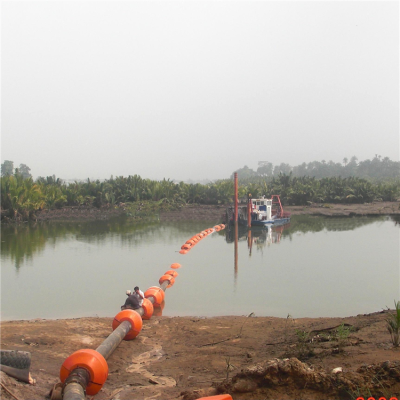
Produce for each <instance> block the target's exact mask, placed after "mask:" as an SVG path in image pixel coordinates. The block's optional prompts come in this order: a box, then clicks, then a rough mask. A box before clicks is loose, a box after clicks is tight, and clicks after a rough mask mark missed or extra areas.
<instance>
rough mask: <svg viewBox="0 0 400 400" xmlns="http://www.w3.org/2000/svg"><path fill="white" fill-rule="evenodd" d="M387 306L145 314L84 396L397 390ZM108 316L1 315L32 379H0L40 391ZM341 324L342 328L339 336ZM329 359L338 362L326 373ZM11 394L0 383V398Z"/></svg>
mask: <svg viewBox="0 0 400 400" xmlns="http://www.w3.org/2000/svg"><path fill="white" fill-rule="evenodd" d="M387 316H388V315H387V312H383V311H382V312H377V313H373V314H368V315H358V316H354V317H348V318H316V319H310V318H302V319H296V320H294V319H292V318H287V319H285V318H272V317H256V316H250V317H247V316H243V317H216V318H204V319H203V318H197V317H174V318H168V317H153V318H152V319H151V320H149V321H144V326H143V329H142V331H141V333H140V335H139V336H138V337H137V338H136V339H134V340H133V341H123V342H122V343H121V344H120V346H119V347H118V348H117V349H116V350H115V352H114V353H113V354H112V355H111V357H110V358H109V359H108V366H109V376H108V379H107V381H106V383H105V384H104V386H103V388H102V390H101V391H100V392H99V393H98V394H97V395H96V396H95V397H94V398H95V399H99V400H106V399H108V400H110V399H121V400H124V399H126V400H128V399H129V400H131V399H156V398H160V399H167V400H168V399H185V400H189V399H196V398H199V397H201V396H204V395H207V394H208V395H210V394H216V393H218V391H219V390H220V391H222V392H230V393H231V394H232V396H233V399H235V400H239V399H356V398H357V397H358V396H364V397H365V398H367V397H368V395H369V394H371V395H372V396H375V398H376V399H377V398H379V396H384V397H386V398H387V399H389V398H390V397H391V396H396V397H397V398H400V363H399V361H398V360H399V359H400V349H398V348H397V349H395V348H393V346H392V343H391V339H390V335H389V333H388V332H387V330H386V323H385V318H387ZM111 322H112V319H111V318H80V319H68V320H41V319H38V320H32V321H9V322H2V323H1V347H2V349H10V350H22V351H29V352H31V353H32V364H31V373H32V376H33V378H35V379H36V380H37V384H36V386H31V385H28V384H25V383H20V382H17V381H16V380H14V379H13V378H10V377H8V376H6V375H5V374H4V373H1V375H2V382H3V384H4V385H5V387H6V388H7V389H8V390H9V391H10V392H12V393H13V394H14V395H15V396H16V397H17V398H18V399H21V400H22V399H45V398H46V396H47V394H48V393H49V391H50V389H51V388H52V387H53V385H54V384H55V383H57V382H58V380H59V378H58V374H59V370H60V367H61V365H62V363H63V362H64V360H65V359H66V357H68V356H69V355H70V354H72V353H73V352H74V351H76V350H79V349H83V348H91V349H95V348H96V347H97V346H98V345H99V344H100V343H102V341H103V340H104V339H105V338H106V337H107V336H108V335H109V334H110V333H111ZM341 324H345V325H343V326H342V327H340V325H341ZM341 329H342V330H341ZM343 329H344V333H346V332H347V333H349V332H348V331H347V329H350V334H349V336H348V337H347V338H346V334H344V333H343ZM296 332H297V333H296ZM302 332H306V333H307V334H303V333H302ZM276 359H278V360H276ZM298 360H300V361H301V362H300V361H298ZM338 367H341V368H342V372H339V373H338V374H333V373H331V371H332V370H333V369H334V368H338ZM11 398H12V397H11V396H10V395H9V394H8V393H7V392H5V390H4V389H2V399H11Z"/></svg>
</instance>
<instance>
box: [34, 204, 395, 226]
mask: <svg viewBox="0 0 400 400" xmlns="http://www.w3.org/2000/svg"><path fill="white" fill-rule="evenodd" d="M243 205H244V204H241V206H243ZM284 208H285V211H288V212H290V213H291V214H292V215H301V214H309V215H324V216H356V215H400V202H377V203H366V204H313V205H310V206H286V207H284ZM225 210H226V206H223V205H198V204H189V205H187V206H185V207H183V208H182V209H180V210H178V211H168V212H161V213H160V220H161V221H188V220H205V219H215V220H218V221H220V222H222V221H223V220H224V218H225ZM123 214H125V210H124V207H123V206H121V207H115V208H101V209H99V208H95V207H85V206H83V207H65V208H61V209H57V210H43V211H40V212H38V213H37V215H36V217H37V221H73V220H102V219H108V218H112V217H115V216H118V215H123ZM218 221H217V222H218Z"/></svg>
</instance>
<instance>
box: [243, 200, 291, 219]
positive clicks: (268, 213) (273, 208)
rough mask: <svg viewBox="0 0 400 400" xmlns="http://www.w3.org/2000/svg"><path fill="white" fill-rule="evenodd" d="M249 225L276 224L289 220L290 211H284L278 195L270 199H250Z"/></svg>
mask: <svg viewBox="0 0 400 400" xmlns="http://www.w3.org/2000/svg"><path fill="white" fill-rule="evenodd" d="M249 204H251V211H250V212H251V226H257V225H260V226H269V225H273V226H278V225H285V224H288V223H289V222H290V213H285V212H284V211H283V207H282V204H281V200H280V198H279V196H278V195H273V196H272V197H271V198H270V199H266V198H265V197H262V198H261V199H250V200H249Z"/></svg>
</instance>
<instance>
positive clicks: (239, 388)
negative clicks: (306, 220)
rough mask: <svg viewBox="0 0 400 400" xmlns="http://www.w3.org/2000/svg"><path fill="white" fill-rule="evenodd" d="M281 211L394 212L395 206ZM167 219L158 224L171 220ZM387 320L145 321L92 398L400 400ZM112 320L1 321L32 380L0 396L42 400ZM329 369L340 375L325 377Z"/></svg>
mask: <svg viewBox="0 0 400 400" xmlns="http://www.w3.org/2000/svg"><path fill="white" fill-rule="evenodd" d="M224 210H225V209H224V208H223V207H213V206H203V207H186V208H185V209H183V210H182V211H180V212H179V218H180V217H181V216H184V219H186V220H189V219H204V218H206V219H207V218H212V219H214V218H218V216H220V217H222V215H223V214H224ZM285 211H290V212H291V213H292V215H296V214H313V215H389V214H390V215H396V214H400V209H399V203H398V202H397V203H375V204H367V205H332V206H325V207H320V206H315V207H286V208H285ZM177 213H178V212H177ZM168 214H169V215H167V214H165V215H163V214H161V215H160V219H161V220H168V219H177V218H178V215H175V217H174V218H173V215H172V216H171V213H168ZM166 295H167V296H168V292H167V294H166ZM387 317H388V311H387V310H386V311H384V310H381V311H378V310H377V312H376V313H373V314H367V315H357V316H353V317H348V318H314V319H311V318H302V319H296V320H293V319H291V318H286V319H285V318H273V317H256V316H242V317H238V316H224V317H215V318H198V317H174V318H169V317H162V316H153V317H152V318H151V320H149V321H144V325H143V329H142V331H141V333H140V334H139V336H138V337H137V338H136V339H134V340H132V341H123V342H122V343H121V344H120V345H119V346H118V348H117V349H116V350H115V352H114V353H113V354H112V355H111V356H110V358H109V359H108V360H107V362H108V367H109V375H108V379H107V381H106V383H105V384H104V386H103V388H102V389H101V391H100V392H99V393H98V394H97V395H96V396H94V399H98V400H111V399H120V400H128V399H129V400H131V399H149V400H150V399H165V400H169V399H181V400H191V399H198V398H200V397H203V396H207V395H214V394H218V393H230V394H231V395H232V397H233V399H234V400H242V399H249V400H250V399H251V400H255V399H276V400H279V399H282V400H286V399H312V400H316V399H327V400H330V399H332V400H333V399H354V400H356V399H357V398H364V399H368V398H369V397H374V398H375V399H378V398H385V399H390V398H392V400H394V399H399V398H400V361H399V360H400V348H394V347H393V345H392V342H391V337H390V335H389V333H388V331H387V328H386V322H385V320H386V318H387ZM111 323H112V318H78V319H67V320H42V319H36V320H31V321H3V322H2V323H1V326H0V329H1V348H2V349H4V350H21V351H29V352H31V354H32V363H31V369H30V370H31V374H32V376H33V378H35V379H36V381H37V382H36V385H35V386H33V385H29V384H26V383H22V382H19V381H17V380H15V379H14V378H11V377H9V376H7V375H6V374H5V373H3V372H1V373H0V375H1V382H2V388H1V398H2V399H20V400H23V399H27V400H30V399H32V400H35V399H45V398H48V394H49V392H50V390H51V389H52V387H53V386H54V385H55V384H56V383H57V382H59V371H60V367H61V365H62V364H63V362H64V360H65V359H66V358H67V357H68V356H69V355H71V354H72V353H73V352H75V351H77V350H80V349H84V348H90V349H96V348H97V347H98V346H99V345H100V344H101V343H102V342H103V341H104V339H105V338H106V337H107V336H108V335H109V334H110V333H111V332H112V328H111ZM342 324H344V325H342ZM347 335H348V336H347ZM338 367H340V368H341V371H339V372H337V373H333V372H332V370H333V369H335V368H338ZM10 393H11V394H10ZM89 398H91V397H90V396H89Z"/></svg>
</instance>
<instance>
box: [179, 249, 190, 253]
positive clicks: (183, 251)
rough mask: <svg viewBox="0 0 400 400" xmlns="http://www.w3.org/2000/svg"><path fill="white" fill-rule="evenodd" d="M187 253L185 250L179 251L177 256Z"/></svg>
mask: <svg viewBox="0 0 400 400" xmlns="http://www.w3.org/2000/svg"><path fill="white" fill-rule="evenodd" d="M187 252H188V251H187V250H183V249H182V250H179V254H186V253H187Z"/></svg>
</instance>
